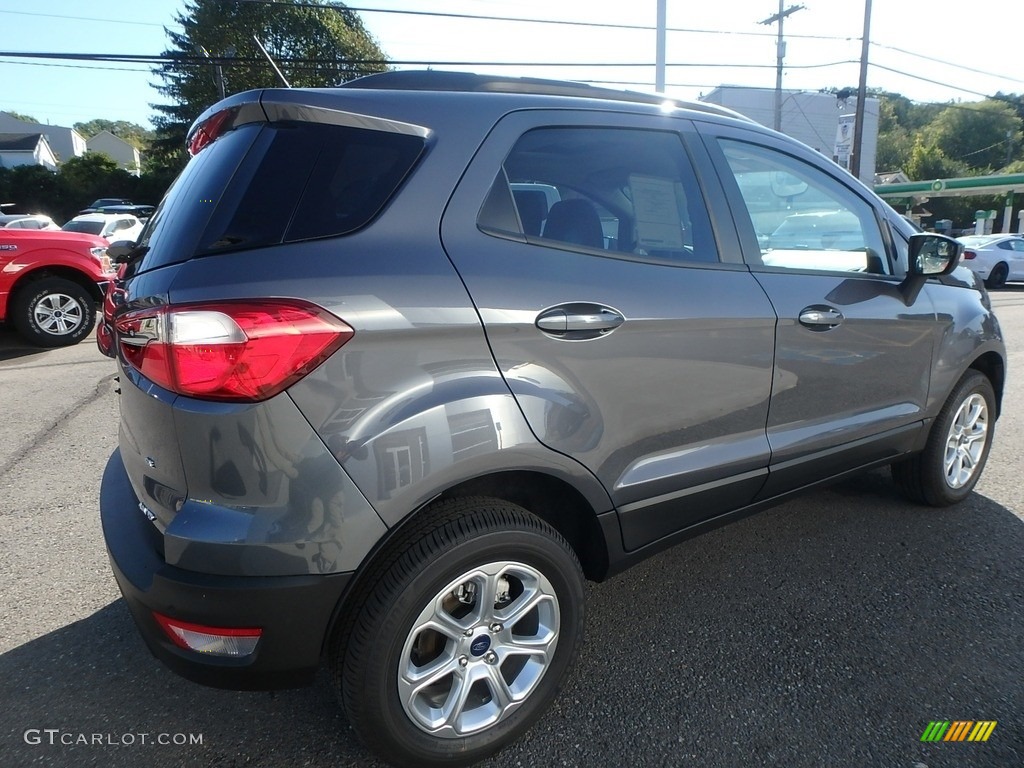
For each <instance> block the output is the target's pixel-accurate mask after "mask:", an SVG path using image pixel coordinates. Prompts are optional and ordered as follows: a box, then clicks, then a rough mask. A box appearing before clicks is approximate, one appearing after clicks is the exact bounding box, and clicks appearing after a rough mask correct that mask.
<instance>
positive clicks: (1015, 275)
mask: <svg viewBox="0 0 1024 768" xmlns="http://www.w3.org/2000/svg"><path fill="white" fill-rule="evenodd" d="M957 240H959V241H960V242H961V243H963V244H964V257H963V262H962V263H963V265H964V266H965V267H968V268H969V269H970V270H971V271H972V272H975V273H977V275H978V276H979V277H981V279H982V280H984V281H985V286H986V287H988V288H1002V287H1003V286H1004V285H1006V282H1007V281H1008V280H1024V236H1021V235H1014V234H1003V235H967V236H966V237H958V238H957Z"/></svg>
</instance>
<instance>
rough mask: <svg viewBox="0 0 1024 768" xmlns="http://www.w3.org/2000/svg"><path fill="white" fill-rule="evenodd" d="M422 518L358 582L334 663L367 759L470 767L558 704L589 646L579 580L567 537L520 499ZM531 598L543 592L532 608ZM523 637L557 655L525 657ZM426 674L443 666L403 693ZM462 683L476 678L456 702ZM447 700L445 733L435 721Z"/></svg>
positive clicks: (478, 502)
mask: <svg viewBox="0 0 1024 768" xmlns="http://www.w3.org/2000/svg"><path fill="white" fill-rule="evenodd" d="M423 514H424V519H423V521H422V522H421V523H420V524H418V525H416V526H415V529H414V530H411V531H409V532H407V533H406V534H405V535H403V536H402V539H401V541H400V542H399V543H398V544H397V545H395V546H393V547H391V548H390V549H389V550H388V551H386V552H384V553H383V555H382V556H380V557H378V562H377V564H376V566H374V565H371V571H370V572H368V573H367V574H366V577H365V578H364V579H362V581H361V584H362V585H363V586H362V587H361V589H360V590H359V593H358V594H357V596H356V598H355V603H354V605H352V606H351V609H352V611H353V613H351V614H350V615H353V616H354V617H355V618H354V622H353V624H352V625H351V632H350V633H344V634H347V637H344V638H343V639H342V640H341V641H340V642H335V643H334V644H333V645H332V647H331V650H330V652H329V657H330V658H329V661H330V664H331V668H332V677H333V680H334V684H335V687H336V688H337V689H338V690H339V693H340V695H341V699H342V702H343V704H344V707H345V710H346V712H347V714H348V718H349V722H350V723H351V725H352V727H353V728H354V729H355V731H356V733H357V734H358V735H359V737H360V738H361V739H362V740H363V742H364V743H365V744H366V745H367V747H369V748H370V749H371V750H373V751H374V752H376V753H377V754H379V755H380V756H381V757H383V758H385V759H386V760H388V761H390V762H392V763H394V764H396V765H404V766H416V768H426V767H428V766H461V765H468V764H470V763H473V762H476V761H478V760H481V759H483V758H485V757H487V756H488V755H491V754H493V753H494V752H497V751H498V750H499V749H501V748H502V747H503V746H505V745H506V744H508V743H510V742H512V741H514V740H515V739H517V738H518V737H519V736H520V735H522V734H523V733H524V732H525V731H526V730H527V729H528V728H529V727H530V726H531V725H532V724H533V723H534V722H535V721H536V720H537V718H538V717H540V715H541V714H543V712H544V710H545V709H546V708H547V707H548V705H549V704H550V702H551V701H552V700H553V699H554V698H555V696H556V694H557V693H558V690H559V688H560V687H561V685H562V682H563V681H564V679H565V677H566V675H567V673H568V671H569V668H570V667H571V665H572V662H573V660H574V659H575V657H576V654H577V652H578V650H579V646H580V643H581V641H582V635H583V600H584V594H583V574H582V572H581V569H580V565H579V562H578V560H577V559H576V556H575V554H574V553H573V550H572V549H571V547H570V546H569V544H568V543H567V542H566V541H565V540H564V539H563V538H562V537H561V536H560V535H559V534H558V532H557V531H555V530H554V529H553V528H551V527H550V526H549V525H547V524H546V523H545V522H543V521H542V520H540V519H539V518H537V517H536V516H534V515H532V514H530V513H529V512H527V511H526V510H524V509H522V508H521V507H518V506H516V505H514V504H510V503H507V502H504V501H500V500H496V499H490V498H482V497H474V498H461V499H449V500H445V501H441V502H438V503H437V504H435V505H433V506H432V507H431V508H430V509H428V510H426V511H425V512H424V513H423ZM485 572H487V573H489V576H485V575H484V574H485ZM538 576H539V578H538ZM469 585H475V586H473V587H470V586H469ZM453 587H454V589H453ZM520 589H522V591H520ZM473 590H475V591H473ZM492 591H493V595H492V594H491V592H492ZM530 594H534V595H537V596H539V600H538V602H537V604H536V606H534V607H532V608H530V605H531V603H530V601H529V600H527V599H526V597H525V596H526V595H530ZM489 595H490V596H491V597H494V598H495V600H496V602H491V597H489ZM505 599H508V602H503V601H504V600H505ZM467 600H468V601H470V602H468V603H467V602H466V601H467ZM463 611H465V614H464V615H462V614H463ZM509 611H511V613H508V614H507V615H508V616H509V617H514V618H509V622H510V623H509V624H508V625H504V624H502V623H501V621H502V620H503V617H504V616H505V615H506V613H505V612H509ZM519 611H522V613H521V615H517V614H518V612H519ZM425 616H428V617H430V618H429V619H425V618H424V617H425ZM429 620H436V621H438V622H441V623H444V624H445V626H447V627H448V634H443V633H442V632H439V631H436V630H434V629H431V628H429V627H427V626H426V623H425V622H427V621H429ZM456 624H458V625H459V627H458V628H457V627H456ZM467 627H468V629H466V631H462V632H461V634H460V632H459V631H457V630H458V629H465V628H467ZM514 629H515V630H516V631H515V637H516V638H518V639H519V640H518V642H519V643H522V640H523V637H524V633H525V636H527V637H528V636H530V634H531V633H532V637H533V641H534V642H537V643H539V645H538V647H545V648H546V650H547V655H548V656H550V658H541V657H539V656H536V655H531V654H528V653H525V652H524V651H523V650H522V648H523V646H522V645H521V644H520V645H516V642H517V641H514V640H513V630H514ZM478 651H479V652H478ZM430 665H437V667H438V668H439V669H440V668H442V667H443V670H441V671H440V674H439V679H438V681H437V682H435V683H432V684H431V685H429V686H424V687H423V688H422V690H414V689H413V686H412V685H411V684H403V682H402V681H403V677H402V674H400V668H401V669H404V670H405V671H406V673H407V674H410V675H413V674H418V671H419V670H422V669H427V668H429V667H430ZM466 679H474V680H476V682H474V683H472V684H470V685H469V686H468V687H467V688H465V690H467V691H468V694H469V696H468V699H467V700H466V701H465V702H463V703H462V705H458V704H457V703H456V702H457V700H458V695H457V693H456V692H457V691H458V690H459V686H460V684H462V683H461V681H463V680H466ZM499 680H504V681H505V683H506V685H505V686H503V687H502V689H503V690H502V691H499V688H498V687H496V686H500V682H499ZM403 685H405V687H402V686H403ZM446 686H447V690H446ZM517 688H518V691H517V690H516V689H517ZM509 691H512V699H509V700H507V701H505V702H503V701H502V700H501V695H503V694H504V695H507V694H508V693H509ZM516 696H521V697H522V698H521V700H518V701H516V700H515V697H516ZM449 705H452V706H453V707H454V708H453V711H452V712H451V713H449V714H450V719H449V720H446V721H445V723H444V724H443V725H440V726H439V725H438V723H437V722H433V723H431V722H427V721H428V720H429V719H430V718H431V717H433V714H432V713H435V712H436V713H440V712H441V710H442V709H443V707H445V706H449ZM455 715H458V716H459V717H458V719H457V718H455ZM474 718H476V720H474ZM488 718H490V719H488ZM442 719H443V718H442ZM435 726H436V727H435ZM432 727H433V728H434V732H430V729H431V728H432ZM438 728H440V729H441V730H444V729H445V728H451V729H453V730H451V731H449V732H448V733H447V734H445V735H441V734H440V733H439V732H438V730H437V729H438Z"/></svg>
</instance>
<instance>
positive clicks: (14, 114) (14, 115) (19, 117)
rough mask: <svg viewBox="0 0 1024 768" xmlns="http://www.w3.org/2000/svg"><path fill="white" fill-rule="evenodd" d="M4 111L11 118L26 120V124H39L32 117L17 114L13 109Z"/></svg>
mask: <svg viewBox="0 0 1024 768" xmlns="http://www.w3.org/2000/svg"><path fill="white" fill-rule="evenodd" d="M3 111H4V112H6V113H7V114H8V115H10V116H11V117H14V118H17V119H18V120H24V121H25V122H26V123H38V122H39V121H38V120H36V119H35V118H34V117H32V115H23V114H22V113H21V112H15V111H14V110H13V109H5V110H3Z"/></svg>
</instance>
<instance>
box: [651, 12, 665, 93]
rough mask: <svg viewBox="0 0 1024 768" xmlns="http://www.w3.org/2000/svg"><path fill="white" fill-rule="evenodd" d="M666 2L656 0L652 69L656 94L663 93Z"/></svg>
mask: <svg viewBox="0 0 1024 768" xmlns="http://www.w3.org/2000/svg"><path fill="white" fill-rule="evenodd" d="M667 3H668V0H658V31H657V40H656V43H655V48H656V53H655V56H656V61H655V67H654V90H655V91H656V92H658V93H664V92H665V25H666V9H665V6H666V5H667Z"/></svg>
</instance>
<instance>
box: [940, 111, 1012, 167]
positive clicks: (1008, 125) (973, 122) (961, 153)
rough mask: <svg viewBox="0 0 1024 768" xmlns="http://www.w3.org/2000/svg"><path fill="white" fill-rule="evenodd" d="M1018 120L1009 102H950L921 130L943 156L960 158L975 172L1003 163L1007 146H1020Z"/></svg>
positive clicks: (1005, 161)
mask: <svg viewBox="0 0 1024 768" xmlns="http://www.w3.org/2000/svg"><path fill="white" fill-rule="evenodd" d="M1022 124H1024V123H1022V121H1021V118H1020V117H1018V116H1017V113H1016V111H1015V110H1014V108H1013V107H1012V106H1011V105H1009V104H1005V103H1003V102H1000V101H993V100H986V101H980V102H976V103H973V104H961V105H951V106H949V107H947V108H946V109H944V110H943V111H942V112H940V113H939V114H938V115H937V116H936V117H935V119H934V120H932V121H931V122H930V123H929V124H928V125H927V126H926V127H925V128H924V131H925V133H926V135H927V137H928V141H929V143H930V144H933V145H934V146H935V147H937V148H938V149H940V150H942V152H943V153H944V154H945V156H946V157H948V158H951V159H953V160H960V161H962V162H964V163H965V164H966V165H967V167H968V168H970V169H971V170H973V171H974V172H975V173H986V172H990V171H991V170H992V169H997V168H1002V167H1003V166H1004V165H1006V164H1007V157H1006V154H1007V148H1008V147H1009V148H1011V150H1012V147H1014V146H1018V147H1019V146H1020V141H1021V126H1022ZM1010 159H1011V160H1012V159H1013V158H1012V156H1011V158H1010Z"/></svg>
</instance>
